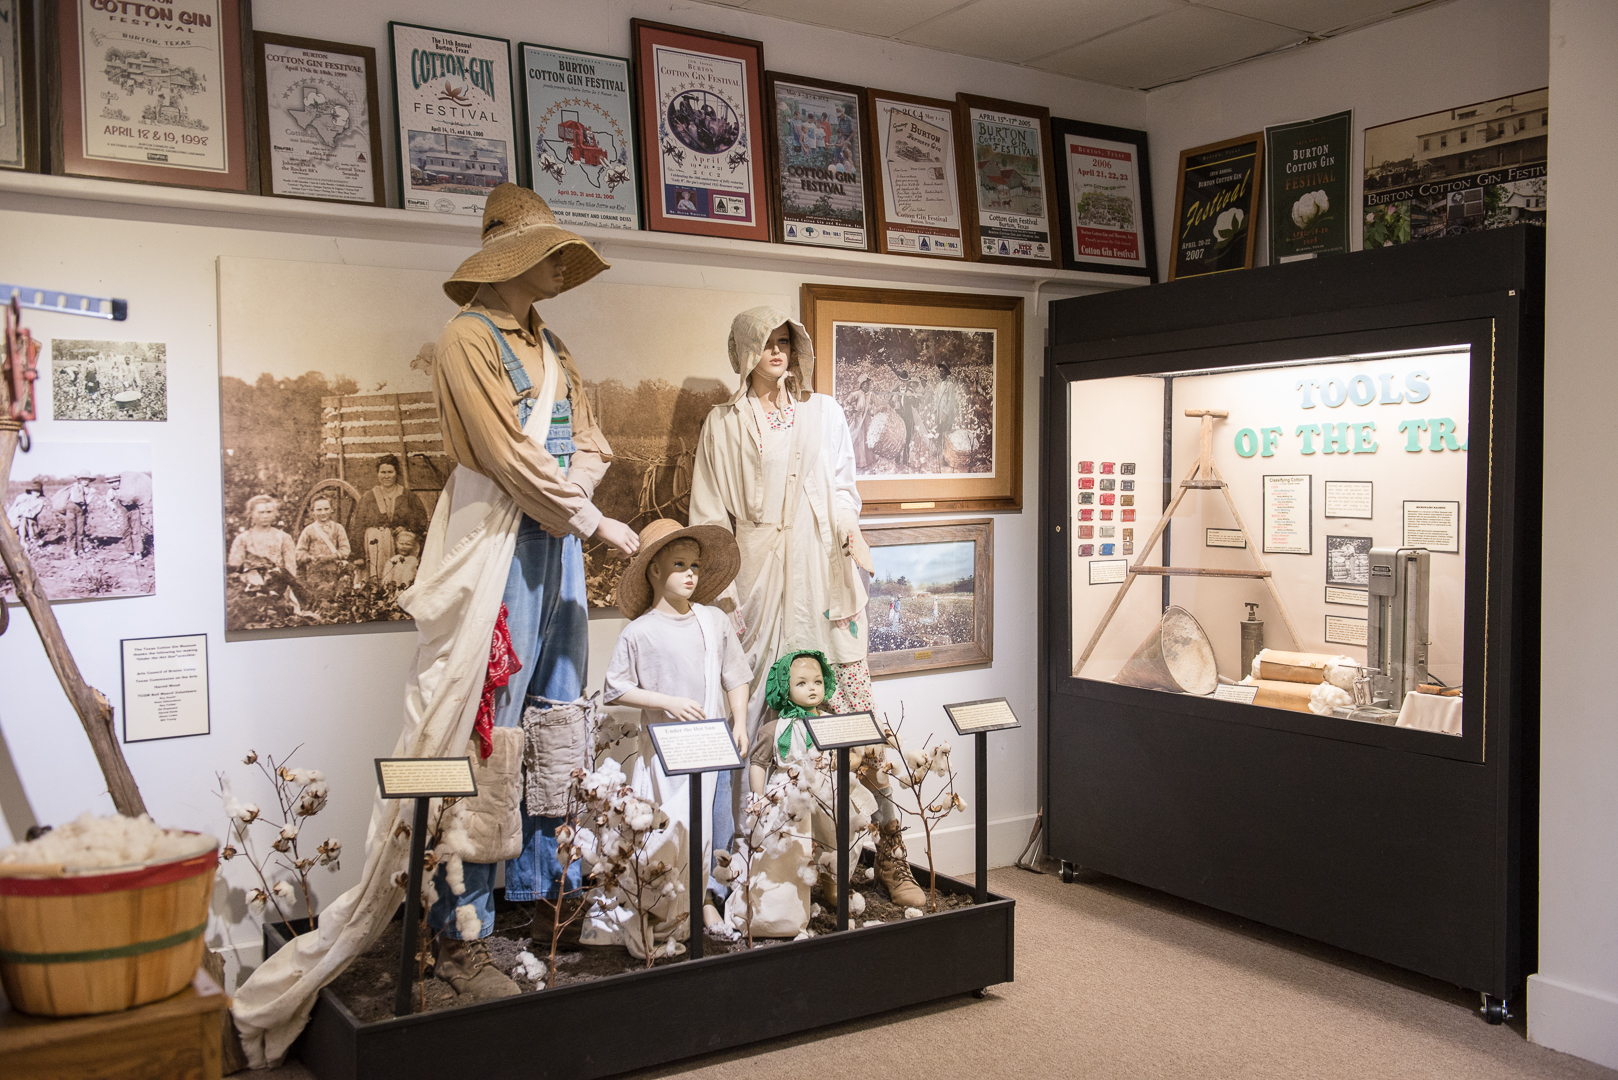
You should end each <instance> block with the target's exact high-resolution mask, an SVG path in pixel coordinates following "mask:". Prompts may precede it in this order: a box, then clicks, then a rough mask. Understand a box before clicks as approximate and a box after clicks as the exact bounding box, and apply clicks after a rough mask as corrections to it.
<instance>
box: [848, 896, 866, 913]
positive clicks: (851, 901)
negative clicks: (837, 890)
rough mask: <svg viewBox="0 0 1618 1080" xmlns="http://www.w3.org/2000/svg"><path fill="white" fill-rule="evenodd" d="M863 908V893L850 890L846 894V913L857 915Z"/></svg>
mask: <svg viewBox="0 0 1618 1080" xmlns="http://www.w3.org/2000/svg"><path fill="white" fill-rule="evenodd" d="M864 910H865V894H864V893H857V892H850V893H849V894H848V913H849V914H850V915H858V914H860V913H862V912H863V911H864Z"/></svg>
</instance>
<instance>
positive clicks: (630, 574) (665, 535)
mask: <svg viewBox="0 0 1618 1080" xmlns="http://www.w3.org/2000/svg"><path fill="white" fill-rule="evenodd" d="M676 540H695V541H696V542H697V545H698V546H699V547H701V548H702V573H701V574H700V575H699V576H698V578H697V591H696V592H694V593H692V594H691V602H692V603H694V604H709V603H712V602H713V599H714V597H716V596H718V595H719V594H720V593H722V592H724V591H725V586H727V585H729V584H730V583H731V582H732V581H734V580H735V579H736V572H737V571H738V570H740V569H741V567H742V552H741V549H740V548H738V547H737V546H736V538H735V537H734V536H732V535H730V532H729V531H728V530H726V529H722V528H720V527H719V526H718V525H690V526H687V527H686V528H681V527H680V523H679V522H678V521H670V520H669V519H668V518H658V519H657V520H656V521H654V522H652V523H651V524H650V525H648V526H646V528H644V529H642V530H641V531H640V551H639V552H637V553H636V554H635V558H634V559H633V560H631V561H630V564H629V567H628V569H626V570H625V571H624V573H623V576H622V577H620V578H619V579H618V610H619V611H621V612H623V613H624V617H625V618H628V619H638V618H640V617H641V616H642V615H644V614H646V609H647V608H649V607H651V606H652V583H651V582H649V581H647V580H646V568H647V567H648V566H650V565H651V564H652V560H653V559H655V558H657V553H658V552H659V551H662V550H663V549H664V548H666V547H668V546H669V545H670V544H672V543H674V541H676Z"/></svg>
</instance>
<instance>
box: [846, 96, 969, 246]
mask: <svg viewBox="0 0 1618 1080" xmlns="http://www.w3.org/2000/svg"><path fill="white" fill-rule="evenodd" d="M865 94H866V97H867V98H868V99H869V101H870V110H871V162H872V170H873V174H874V176H875V178H876V181H877V185H876V186H877V196H876V224H877V248H876V249H877V250H878V251H880V252H883V253H885V254H891V255H928V256H932V257H935V258H944V259H964V258H968V257H970V250H969V249H968V247H967V244H966V222H965V221H964V220H963V217H962V210H961V205H962V203H963V202H964V201H965V200H964V199H963V198H962V195H961V192H962V189H963V187H964V186H965V185H964V183H963V181H962V179H961V172H960V163H959V158H960V153H959V146H958V143H957V140H956V133H955V128H956V124H955V103H954V102H953V101H943V100H941V99H938V98H924V97H914V96H912V95H910V94H899V93H894V92H893V91H889V90H867V91H866V92H865Z"/></svg>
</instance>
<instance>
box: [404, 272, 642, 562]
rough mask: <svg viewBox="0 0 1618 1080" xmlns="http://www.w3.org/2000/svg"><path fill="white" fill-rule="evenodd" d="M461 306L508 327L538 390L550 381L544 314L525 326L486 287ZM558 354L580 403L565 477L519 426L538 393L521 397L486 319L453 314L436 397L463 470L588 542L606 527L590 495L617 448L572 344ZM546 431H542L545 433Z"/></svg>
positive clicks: (436, 372)
mask: <svg viewBox="0 0 1618 1080" xmlns="http://www.w3.org/2000/svg"><path fill="white" fill-rule="evenodd" d="M462 310H464V311H470V312H476V313H477V314H480V315H483V316H485V317H487V318H488V319H489V321H491V322H493V323H494V325H495V326H497V327H499V328H500V331H501V333H502V334H503V335H504V337H505V339H506V344H507V345H509V346H510V347H511V351H512V353H513V355H515V356H516V357H517V360H518V361H519V362H520V363H521V364H522V366H523V369H524V370H525V371H526V372H527V373H528V379H529V381H530V382H531V383H533V385H534V387H535V388H536V389H537V388H538V387H539V386H540V385H541V384H543V382H544V381H545V356H544V352H543V347H542V345H541V344H540V338H539V334H540V331H541V330H542V329H543V328H544V325H545V324H544V321H543V320H541V319H540V318H539V316H538V315H537V314H533V315H532V316H531V321H532V324H531V325H530V326H527V327H524V326H522V325H521V324H519V323H518V321H517V319H516V318H515V317H513V316H512V315H511V313H509V312H507V311H505V310H503V309H502V308H501V306H500V298H499V295H498V294H497V293H495V291H494V290H493V289H492V288H490V287H489V286H487V285H485V286H483V287H482V288H481V289H479V290H478V293H477V295H476V296H475V297H473V298H472V302H471V303H470V304H468V305H467V306H466V307H465V308H463V309H462ZM551 340H552V342H553V343H554V344H555V346H556V355H557V358H558V359H560V360H561V362H562V369H563V371H565V372H566V373H567V388H566V389H567V395H568V400H569V401H570V402H571V403H572V407H573V443H574V445H575V446H576V447H578V450H577V452H576V453H575V454H573V456H572V459H571V461H570V462H569V466H568V468H567V470H566V471H565V472H564V471H563V469H562V468H561V466H560V465H559V464H558V463H557V461H556V459H555V458H554V457H552V456H551V455H550V454H548V453H546V452H545V445H544V441H543V439H542V438H541V439H531V438H529V437H528V436H526V435H525V434H523V431H522V428H521V427H520V426H519V425H518V423H517V403H518V402H519V401H521V400H522V399H523V398H524V397H528V396H532V395H533V394H534V393H535V392H536V390H529V391H527V392H526V393H518V392H517V390H516V388H515V387H513V386H512V385H511V378H510V377H509V376H508V375H507V374H506V368H505V365H504V364H503V363H501V359H500V346H499V344H498V343H497V342H496V341H495V340H494V339H493V338H492V337H490V336H489V328H488V327H487V326H485V325H484V324H483V322H482V321H481V320H478V319H465V318H454V319H451V320H450V321H449V325H447V326H446V327H444V332H443V334H441V335H440V336H439V338H438V358H437V360H436V361H435V362H434V363H433V393H434V395H435V396H436V397H437V399H438V416H439V424H440V426H441V427H442V429H443V433H444V450H445V451H446V452H447V453H448V454H449V456H450V458H451V459H452V460H454V461H455V462H456V464H459V465H465V466H466V467H467V468H468V469H471V470H472V471H473V472H477V473H482V474H483V475H484V476H487V477H488V478H489V479H490V480H493V481H494V482H495V484H496V485H497V486H499V488H500V490H502V491H504V492H505V493H506V494H507V495H510V496H511V497H512V499H514V500H515V501H516V503H517V506H518V507H519V508H520V509H521V510H522V512H523V513H524V514H527V515H528V516H529V517H531V518H533V519H534V520H535V521H537V522H539V524H540V526H541V527H543V528H544V530H545V531H546V532H548V533H550V534H551V535H552V536H565V535H567V534H569V533H572V534H573V535H575V536H580V537H588V536H592V535H594V533H595V531H596V528H597V526H599V525H600V524H601V517H602V514H601V511H600V510H598V509H596V506H595V504H594V503H593V502H591V499H592V498H593V497H594V495H595V489H596V485H597V484H598V483H600V482H601V477H602V476H603V475H604V474H605V473H606V471H607V464H608V462H610V461H611V460H612V448H611V447H610V446H608V445H607V439H606V436H605V435H603V434H602V433H601V429H600V428H599V427H597V426H596V420H595V415H594V413H593V411H592V410H591V408H590V402H589V400H588V398H587V397H586V396H585V393H584V380H583V378H582V377H581V376H580V375H579V369H578V366H577V365H576V364H574V362H573V356H572V354H571V353H569V352H568V350H567V346H566V345H563V344H562V342H561V340H560V339H559V338H557V337H556V336H555V335H554V334H552V335H551ZM541 430H542V431H543V427H541Z"/></svg>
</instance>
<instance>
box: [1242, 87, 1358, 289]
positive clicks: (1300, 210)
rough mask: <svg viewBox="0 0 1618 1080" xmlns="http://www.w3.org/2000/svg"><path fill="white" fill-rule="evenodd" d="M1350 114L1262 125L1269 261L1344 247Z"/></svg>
mask: <svg viewBox="0 0 1618 1080" xmlns="http://www.w3.org/2000/svg"><path fill="white" fill-rule="evenodd" d="M1353 132H1354V114H1353V112H1340V113H1334V114H1333V115H1331V116H1322V117H1320V118H1319V119H1317V120H1305V121H1301V122H1299V123H1296V124H1279V125H1277V126H1275V127H1268V128H1265V129H1264V139H1265V145H1266V153H1265V156H1264V159H1265V161H1267V162H1268V163H1269V165H1268V172H1269V177H1268V184H1267V187H1268V189H1269V193H1270V219H1269V224H1270V229H1269V237H1270V263H1271V264H1272V265H1273V264H1275V263H1284V262H1293V261H1295V260H1298V259H1313V258H1316V257H1318V256H1321V255H1338V254H1341V253H1343V252H1345V251H1347V250H1348V220H1349V214H1348V177H1349V163H1350V158H1351V151H1352V138H1353Z"/></svg>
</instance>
